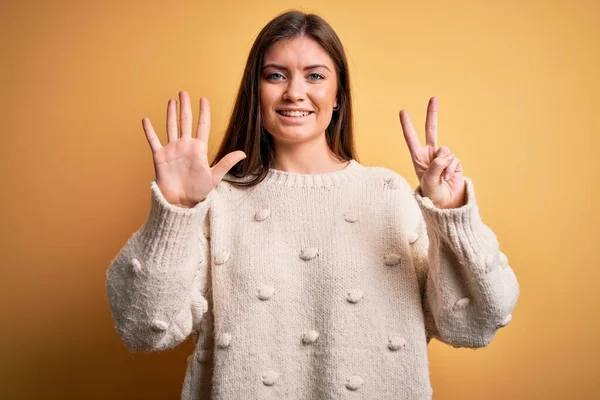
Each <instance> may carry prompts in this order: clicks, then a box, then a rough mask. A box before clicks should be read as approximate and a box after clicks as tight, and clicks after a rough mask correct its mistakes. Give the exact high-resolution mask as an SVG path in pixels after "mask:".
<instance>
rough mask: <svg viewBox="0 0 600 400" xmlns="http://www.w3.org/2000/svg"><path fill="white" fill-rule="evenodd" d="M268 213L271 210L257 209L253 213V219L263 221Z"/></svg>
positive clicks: (267, 216) (269, 213)
mask: <svg viewBox="0 0 600 400" xmlns="http://www.w3.org/2000/svg"><path fill="white" fill-rule="evenodd" d="M270 215H271V210H269V209H268V208H265V209H262V210H260V211H257V212H256V214H254V219H255V220H257V221H264V220H265V219H267V218H269V216H270Z"/></svg>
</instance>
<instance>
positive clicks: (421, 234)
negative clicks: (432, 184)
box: [106, 160, 519, 400]
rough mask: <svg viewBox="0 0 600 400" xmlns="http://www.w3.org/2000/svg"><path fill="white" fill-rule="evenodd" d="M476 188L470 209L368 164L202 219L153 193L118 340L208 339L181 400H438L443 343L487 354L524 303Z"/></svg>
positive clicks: (262, 194) (120, 259) (288, 177)
mask: <svg viewBox="0 0 600 400" xmlns="http://www.w3.org/2000/svg"><path fill="white" fill-rule="evenodd" d="M228 177H229V178H231V176H229V175H228ZM465 179H466V185H467V186H466V188H467V204H466V205H464V206H463V207H460V208H455V209H439V208H436V207H435V206H434V205H433V203H432V202H431V200H430V199H428V198H426V197H421V195H420V190H419V188H417V189H416V190H414V191H413V190H412V189H411V187H410V185H409V183H408V182H407V181H406V179H404V178H403V177H402V176H400V175H399V174H397V173H396V172H394V171H392V170H389V169H387V168H383V167H367V166H363V165H361V164H359V163H358V162H357V161H355V160H352V161H351V162H350V164H349V165H348V166H347V167H345V168H344V169H342V170H339V171H336V172H332V173H326V174H297V173H290V172H284V171H278V170H274V169H271V170H270V171H269V175H268V176H267V178H266V179H265V180H264V181H263V182H261V183H260V184H259V185H257V186H255V187H252V188H250V189H243V188H236V187H235V186H233V185H231V184H228V183H226V182H221V183H220V184H219V185H218V186H217V188H215V190H213V191H212V192H211V193H210V194H209V196H208V197H207V198H206V200H204V201H203V202H202V203H200V204H198V205H197V206H196V207H194V208H191V209H185V208H180V207H177V206H174V205H172V204H169V203H168V202H167V201H166V200H165V198H164V197H163V195H162V193H161V192H160V189H159V188H158V186H157V184H156V182H155V181H153V182H152V183H151V208H150V214H149V216H148V219H147V220H146V221H145V223H144V224H143V226H142V227H141V228H140V229H139V230H138V231H137V232H135V233H134V234H133V235H132V236H131V238H130V239H129V240H128V241H127V243H126V244H125V245H124V247H123V248H122V250H121V251H120V252H119V254H118V255H117V256H116V257H115V259H114V260H113V262H112V265H111V266H110V269H109V271H108V273H107V281H106V289H107V292H108V298H109V301H110V308H111V312H112V315H113V318H114V320H115V323H116V329H117V331H118V333H119V335H120V336H121V338H122V339H123V340H124V342H125V344H126V345H127V348H128V349H129V350H131V351H135V352H149V351H158V350H165V349H169V348H172V347H174V346H176V345H178V344H179V343H181V342H182V341H183V340H185V339H186V338H187V337H188V336H189V335H190V334H192V335H193V338H194V343H195V351H194V353H193V354H192V355H191V356H190V357H189V358H188V365H187V372H186V375H185V381H184V384H183V391H182V399H209V398H210V399H213V400H238V399H260V400H262V399H277V400H280V399H290V400H321V399H323V400H326V399H377V400H387V399H390V400H392V399H393V400H397V399H411V400H414V399H430V398H431V397H432V392H433V391H432V388H431V384H430V379H429V368H428V367H429V363H428V358H427V344H428V342H429V340H430V339H431V338H436V339H438V340H440V341H442V342H444V343H448V344H450V345H453V346H455V347H473V348H475V347H483V346H486V345H487V344H489V343H490V341H491V340H492V338H493V337H494V334H495V333H496V330H497V329H498V328H499V327H502V326H504V325H506V324H507V323H508V322H509V321H510V319H511V312H512V310H513V308H514V306H515V304H516V301H517V298H518V296H519V284H518V282H517V279H516V277H515V274H514V272H513V270H512V269H511V268H510V267H509V265H508V260H507V258H506V256H505V254H504V253H503V252H502V251H500V248H499V243H498V240H497V237H496V235H495V234H494V233H493V232H492V231H491V230H490V229H489V228H488V227H487V226H486V225H484V223H483V222H482V220H481V217H480V215H479V211H478V208H477V203H476V199H475V192H474V186H473V182H472V181H471V179H470V178H465Z"/></svg>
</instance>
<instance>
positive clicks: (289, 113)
mask: <svg viewBox="0 0 600 400" xmlns="http://www.w3.org/2000/svg"><path fill="white" fill-rule="evenodd" d="M312 113H313V112H312V111H283V110H277V114H279V115H283V116H284V117H306V116H307V115H310V114H312Z"/></svg>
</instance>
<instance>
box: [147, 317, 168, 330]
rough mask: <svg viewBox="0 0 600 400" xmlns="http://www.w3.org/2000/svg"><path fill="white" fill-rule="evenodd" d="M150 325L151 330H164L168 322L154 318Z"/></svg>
mask: <svg viewBox="0 0 600 400" xmlns="http://www.w3.org/2000/svg"><path fill="white" fill-rule="evenodd" d="M151 327H152V330H153V331H155V332H164V331H166V330H167V328H168V327H169V324H168V323H166V322H165V321H161V320H159V319H156V320H154V321H152V325H151Z"/></svg>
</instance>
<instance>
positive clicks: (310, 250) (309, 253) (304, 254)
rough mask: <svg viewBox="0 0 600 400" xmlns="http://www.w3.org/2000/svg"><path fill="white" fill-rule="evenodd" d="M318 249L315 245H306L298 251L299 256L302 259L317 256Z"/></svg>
mask: <svg viewBox="0 0 600 400" xmlns="http://www.w3.org/2000/svg"><path fill="white" fill-rule="evenodd" d="M318 253H319V251H318V250H317V249H316V248H315V247H306V248H304V249H302V251H301V252H300V258H301V259H303V260H305V261H306V260H311V259H313V258H315V257H316V256H317V254H318Z"/></svg>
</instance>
